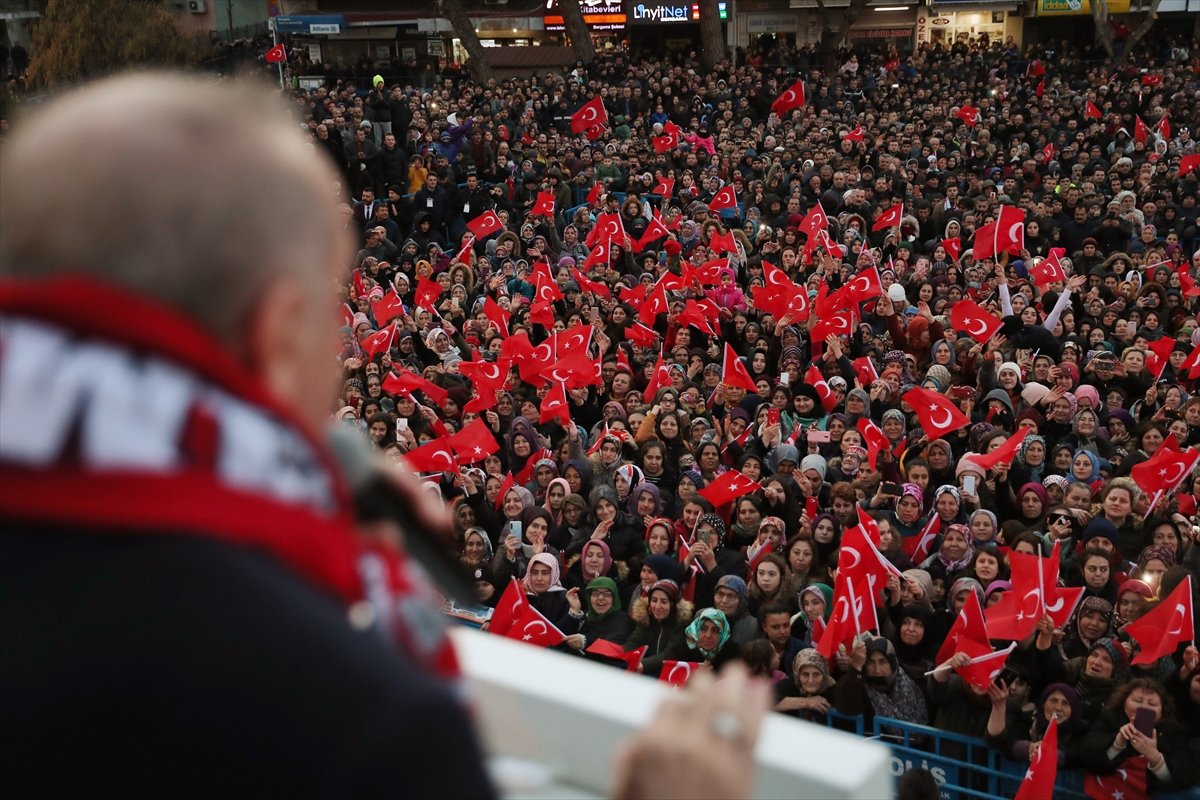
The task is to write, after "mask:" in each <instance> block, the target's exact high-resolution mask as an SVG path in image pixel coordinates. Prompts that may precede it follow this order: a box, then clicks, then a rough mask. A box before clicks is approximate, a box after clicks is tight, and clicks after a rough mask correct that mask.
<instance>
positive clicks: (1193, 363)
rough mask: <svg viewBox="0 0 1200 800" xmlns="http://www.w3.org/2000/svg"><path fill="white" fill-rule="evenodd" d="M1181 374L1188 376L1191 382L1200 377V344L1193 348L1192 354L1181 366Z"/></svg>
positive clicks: (1189, 354)
mask: <svg viewBox="0 0 1200 800" xmlns="http://www.w3.org/2000/svg"><path fill="white" fill-rule="evenodd" d="M1179 374H1180V375H1185V374H1186V375H1187V376H1188V379H1189V380H1195V379H1196V378H1197V377H1200V344H1198V345H1196V346H1195V347H1193V348H1192V352H1190V353H1188V357H1187V358H1185V359H1184V360H1183V363H1182V364H1180V365H1179Z"/></svg>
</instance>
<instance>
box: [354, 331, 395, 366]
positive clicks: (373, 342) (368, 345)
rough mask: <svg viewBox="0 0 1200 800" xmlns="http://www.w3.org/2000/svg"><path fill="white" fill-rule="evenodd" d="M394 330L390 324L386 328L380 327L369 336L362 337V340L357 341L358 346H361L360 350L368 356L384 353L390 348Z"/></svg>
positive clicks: (372, 356)
mask: <svg viewBox="0 0 1200 800" xmlns="http://www.w3.org/2000/svg"><path fill="white" fill-rule="evenodd" d="M395 332H396V329H395V328H393V327H391V326H390V325H389V326H388V327H386V328H380V329H379V330H377V331H375V332H374V333H372V334H371V335H370V336H366V337H364V338H363V340H362V341H361V342H359V343H358V346H359V347H361V348H362V351H363V352H364V353H366V354H367V357H368V358H374V357H375V356H377V355H379V354H380V353H386V352H387V351H388V350H390V349H391V348H392V335H393V334H394V333H395Z"/></svg>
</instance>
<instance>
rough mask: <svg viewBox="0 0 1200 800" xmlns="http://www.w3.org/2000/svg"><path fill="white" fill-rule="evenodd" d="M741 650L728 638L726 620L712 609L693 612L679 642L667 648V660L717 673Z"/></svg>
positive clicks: (728, 629)
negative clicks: (710, 668) (702, 667)
mask: <svg viewBox="0 0 1200 800" xmlns="http://www.w3.org/2000/svg"><path fill="white" fill-rule="evenodd" d="M740 650H741V648H740V647H739V646H738V645H737V643H736V642H734V641H733V639H732V633H731V630H730V626H729V620H728V619H727V618H726V617H725V614H724V613H722V612H721V611H718V610H717V609H715V608H706V609H703V610H701V611H698V612H696V616H695V617H693V618H692V621H691V622H690V623H689V624H688V626H687V627H686V628H684V629H683V641H682V642H678V641H677V642H675V643H674V644H673V645H671V647H670V648H668V651H667V657H666V659H664V660H667V661H687V662H689V663H692V664H701V665H708V666H710V667H712V668H713V669H716V670H719V669H721V667H723V666H724V665H725V664H727V663H728V662H730V661H732V660H734V659H736V658H737V657H738V653H739V652H740Z"/></svg>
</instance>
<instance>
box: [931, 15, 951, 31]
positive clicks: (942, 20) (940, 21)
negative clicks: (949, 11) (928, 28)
mask: <svg viewBox="0 0 1200 800" xmlns="http://www.w3.org/2000/svg"><path fill="white" fill-rule="evenodd" d="M950 22H951V19H950V18H949V17H937V18H936V19H931V20H929V24H930V25H932V26H933V27H935V28H940V27H943V26H945V25H949V24H950Z"/></svg>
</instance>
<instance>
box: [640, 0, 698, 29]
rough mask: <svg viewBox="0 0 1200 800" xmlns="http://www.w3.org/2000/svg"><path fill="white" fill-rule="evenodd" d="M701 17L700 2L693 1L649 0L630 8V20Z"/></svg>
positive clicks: (650, 21) (641, 23) (682, 19)
mask: <svg viewBox="0 0 1200 800" xmlns="http://www.w3.org/2000/svg"><path fill="white" fill-rule="evenodd" d="M630 2H632V0H630ZM699 19H700V4H699V3H698V2H697V3H693V2H686V3H685V2H670V1H669V0H657V1H656V0H649V2H639V3H638V4H637V5H634V6H631V7H630V9H629V22H630V23H637V24H639V25H645V24H647V23H665V22H696V21H698V20H699Z"/></svg>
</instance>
